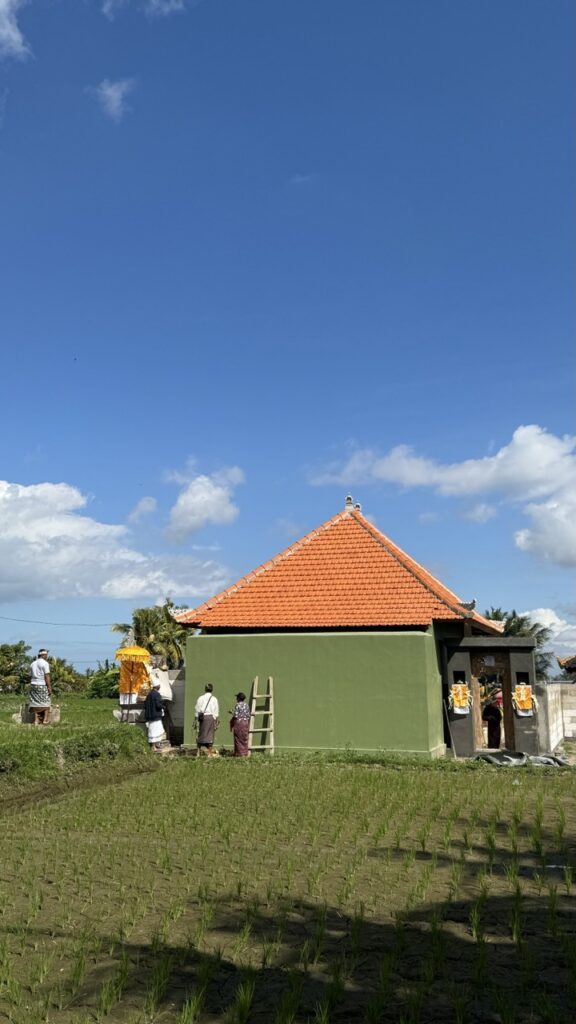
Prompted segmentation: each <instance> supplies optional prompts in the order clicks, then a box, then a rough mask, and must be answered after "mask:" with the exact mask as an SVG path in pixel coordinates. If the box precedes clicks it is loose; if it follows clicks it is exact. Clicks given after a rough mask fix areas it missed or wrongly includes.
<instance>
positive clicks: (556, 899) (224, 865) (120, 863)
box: [0, 702, 576, 1024]
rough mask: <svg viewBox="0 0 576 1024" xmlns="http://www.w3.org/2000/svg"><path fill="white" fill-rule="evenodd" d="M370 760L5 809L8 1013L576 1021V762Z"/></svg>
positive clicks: (161, 781) (0, 962)
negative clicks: (445, 766)
mask: <svg viewBox="0 0 576 1024" xmlns="http://www.w3.org/2000/svg"><path fill="white" fill-rule="evenodd" d="M95 703H96V704H99V702H95ZM128 731H130V730H128ZM352 760H353V759H350V761H351V763H349V764H346V763H343V764H329V763H323V762H322V761H321V760H319V761H318V763H313V762H299V761H298V759H296V758H293V759H284V758H282V757H277V758H276V759H258V758H256V757H255V758H253V759H251V761H249V762H246V761H234V760H232V759H221V760H220V761H204V760H202V761H195V760H192V759H190V760H188V759H184V758H182V759H178V760H176V761H174V762H172V763H169V764H162V765H161V767H159V768H158V770H156V771H154V772H153V773H150V774H130V775H129V776H126V777H125V776H124V775H123V772H124V771H131V772H133V767H130V766H127V767H126V768H123V767H122V765H120V764H119V766H118V780H117V782H116V783H115V784H112V783H110V782H108V783H107V784H105V785H103V784H100V783H98V782H97V781H95V784H94V785H92V786H90V785H89V784H85V786H86V788H78V789H77V790H70V791H68V792H66V793H64V794H60V795H59V796H58V798H57V799H52V800H51V799H49V798H48V799H46V800H45V801H43V802H42V801H39V800H38V795H37V794H36V796H35V797H33V798H31V799H30V801H28V802H26V801H25V800H23V801H22V802H21V803H20V804H19V806H18V807H15V806H9V807H8V808H6V809H5V810H4V812H3V813H2V818H1V825H2V838H1V841H0V855H1V857H2V872H1V877H2V881H1V883H0V979H1V980H0V1020H6V1021H13V1022H14V1024H36V1022H40V1021H47V1022H50V1021H53V1022H63V1024H84V1022H88V1021H104V1020H107V1021H110V1022H111V1024H112V1022H123V1024H137V1022H139V1024H145V1022H153V1021H155V1022H158V1024H161V1022H165V1024H176V1022H178V1024H192V1022H194V1021H198V1022H201V1024H208V1022H227V1024H242V1022H262V1024H264V1022H266V1024H288V1022H292V1021H293V1022H298V1024H304V1022H316V1024H321V1022H340V1024H344V1022H348V1021H349V1022H366V1024H375V1022H380V1021H383V1022H385V1021H390V1022H392V1021H397V1022H404V1024H409V1022H417V1021H438V1022H440V1021H442V1022H443V1024H445V1022H451V1021H453V1022H455V1024H459V1022H465V1021H471V1022H472V1021H473V1022H488V1021H501V1022H503V1024H512V1022H529V1021H530V1022H537V1021H542V1022H555V1021H558V1022H566V1024H568V1022H569V1021H572V1020H573V1019H574V1013H573V1006H574V1003H575V1000H576V928H575V926H576V922H575V918H574V911H573V901H574V900H573V870H574V868H575V867H576V856H575V850H574V830H575V825H576V811H575V804H574V796H575V794H576V785H575V777H574V774H573V772H572V770H560V771H556V772H554V771H548V770H545V771H543V772H542V773H541V774H540V773H539V771H538V770H537V769H532V770H530V769H529V770H519V771H514V770H512V771H510V770H498V769H490V768H482V769H480V770H478V771H466V770H462V771H443V770H435V769H430V768H427V767H425V766H422V767H408V766H405V767H403V768H401V769H399V770H394V769H392V768H389V767H376V766H374V767H370V766H364V765H356V764H354V763H352ZM49 786H50V783H49V782H47V787H48V793H47V796H48V797H49Z"/></svg>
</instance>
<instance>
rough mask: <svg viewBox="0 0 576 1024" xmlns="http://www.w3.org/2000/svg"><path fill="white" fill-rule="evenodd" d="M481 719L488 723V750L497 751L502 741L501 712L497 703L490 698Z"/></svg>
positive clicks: (492, 697)
mask: <svg viewBox="0 0 576 1024" xmlns="http://www.w3.org/2000/svg"><path fill="white" fill-rule="evenodd" d="M482 718H483V720H484V721H485V722H487V723H488V749H489V750H499V749H500V742H501V739H502V735H501V734H502V729H501V724H502V712H501V710H500V708H499V707H498V701H497V700H496V699H495V698H494V696H491V697H490V698H489V700H488V703H487V704H486V706H485V707H484V710H483V712H482Z"/></svg>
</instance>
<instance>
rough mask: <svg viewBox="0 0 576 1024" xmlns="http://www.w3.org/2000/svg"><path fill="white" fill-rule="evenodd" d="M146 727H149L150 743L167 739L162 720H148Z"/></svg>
mask: <svg viewBox="0 0 576 1024" xmlns="http://www.w3.org/2000/svg"><path fill="white" fill-rule="evenodd" d="M146 728H147V729H148V743H161V742H162V740H165V739H166V733H165V732H164V726H163V725H162V722H146Z"/></svg>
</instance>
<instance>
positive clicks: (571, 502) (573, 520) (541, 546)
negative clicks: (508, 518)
mask: <svg viewBox="0 0 576 1024" xmlns="http://www.w3.org/2000/svg"><path fill="white" fill-rule="evenodd" d="M524 511H525V513H526V515H527V516H528V517H529V519H530V520H531V523H532V525H531V526H529V527H526V528H524V529H522V530H518V531H517V532H516V533H515V535H514V540H515V541H516V545H517V547H519V548H520V549H521V550H522V551H529V552H530V553H531V554H533V555H536V556H537V557H539V558H542V559H544V561H546V562H552V563H553V564H554V565H560V566H562V567H564V568H567V569H570V568H575V567H576V494H575V493H574V491H573V490H570V491H569V490H568V489H566V490H562V491H560V492H558V494H556V495H555V496H554V498H552V499H551V500H550V501H544V502H540V503H539V504H536V503H534V502H531V503H530V504H528V505H526V508H525V509H524Z"/></svg>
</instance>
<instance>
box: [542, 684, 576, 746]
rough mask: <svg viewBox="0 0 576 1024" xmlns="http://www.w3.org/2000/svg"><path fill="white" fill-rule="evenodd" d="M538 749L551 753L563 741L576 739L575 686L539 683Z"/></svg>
mask: <svg viewBox="0 0 576 1024" xmlns="http://www.w3.org/2000/svg"><path fill="white" fill-rule="evenodd" d="M537 697H538V702H539V706H540V713H539V718H540V726H539V728H540V747H541V749H542V750H550V751H553V750H555V749H556V747H557V746H558V745H559V744H560V743H561V742H562V740H563V739H574V738H576V686H575V685H573V684H571V683H539V684H538V687H537Z"/></svg>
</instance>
